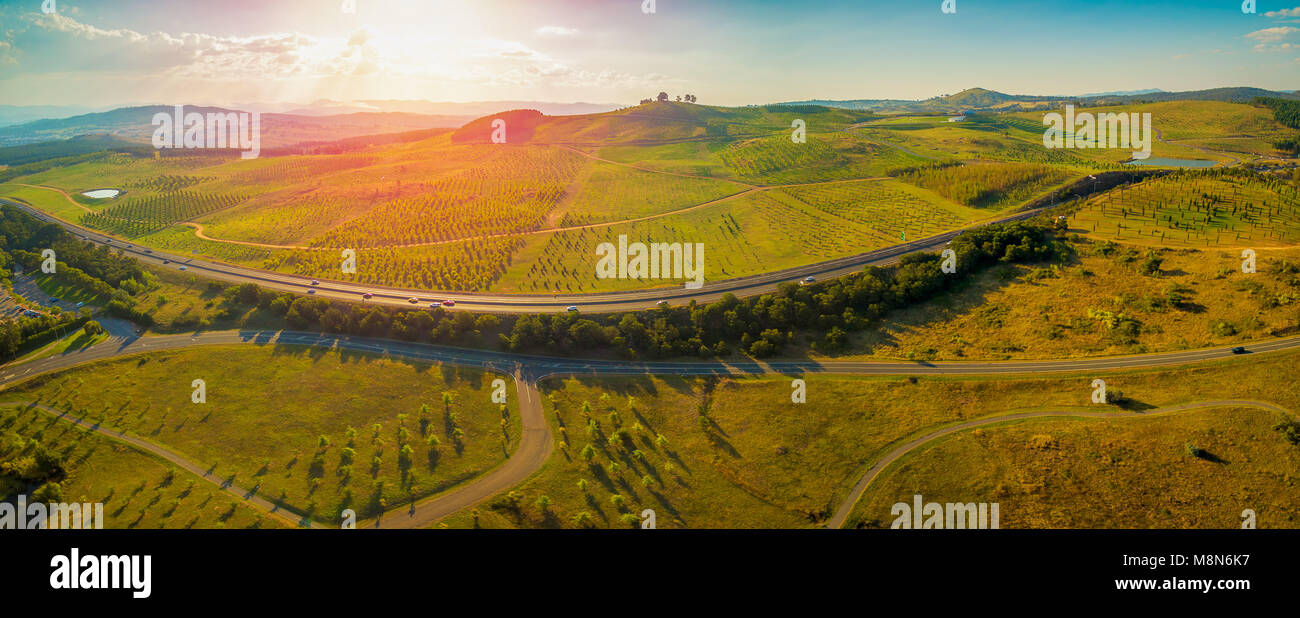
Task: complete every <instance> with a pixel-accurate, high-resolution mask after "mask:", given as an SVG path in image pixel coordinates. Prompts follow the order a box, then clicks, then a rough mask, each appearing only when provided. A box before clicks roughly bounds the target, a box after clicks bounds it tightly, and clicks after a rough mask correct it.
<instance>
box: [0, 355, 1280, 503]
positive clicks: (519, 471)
mask: <svg viewBox="0 0 1300 618" xmlns="http://www.w3.org/2000/svg"><path fill="white" fill-rule="evenodd" d="M235 344H252V345H301V346H312V347H322V348H330V349H345V350H353V351H358V352H369V353H374V354H381V355H387V356H391V357H397V358H404V359H410V360H421V361H431V362H440V363H451V364H458V365H466V366H473V367H479V368H482V369H486V370H490V371H496V372H499V373H502V374H508V375H511V376H513V377H514V379H515V386H516V392H517V397H519V404H520V405H519V408H520V420H521V425H522V431H523V434H522V436H521V438H520V444H519V447H518V448H517V449H516V450H515V452H514V453H513V454H512V455H511V456H510V458H509V459H507V460H506V462H505V463H504V464H502V465H500V466H498V467H496V468H494V469H492V470H491V471H489V472H488V473H487V474H485V475H484V476H481V477H479V478H477V479H475V480H473V481H471V482H469V483H467V484H466V485H463V486H461V487H458V488H456V489H453V490H450V491H448V492H445V493H443V494H440V495H438V496H433V497H430V498H426V499H424V500H421V501H417V502H415V503H414V504H412V505H408V506H403V507H397V508H394V509H392V510H390V511H389V512H387V513H385V514H384V515H382V516H381V517H379V518H376V519H374V520H370V521H367V522H361V524H359V526H358V527H362V526H366V527H385V528H418V527H422V526H427V525H429V524H432V523H434V522H436V521H438V520H439V519H442V518H443V517H446V516H447V515H450V514H452V513H455V512H458V511H461V510H463V509H466V508H469V507H472V506H474V505H476V504H479V503H481V502H483V501H485V500H487V499H489V498H491V497H492V496H494V495H497V494H499V493H500V492H502V491H505V490H507V489H509V488H510V487H513V486H515V485H517V484H519V483H521V482H523V481H524V480H526V479H527V478H528V477H529V476H532V474H533V473H535V472H536V471H538V470H540V469H541V467H542V465H543V464H544V463H545V462H546V459H547V457H549V455H550V452H551V448H552V444H553V439H552V436H551V433H550V427H549V425H548V423H547V422H546V419H545V415H544V413H543V408H542V404H541V398H540V396H539V394H538V391H537V382H538V380H540V379H542V378H544V377H547V376H561V375H651V374H653V375H684V376H693V375H763V374H785V375H806V374H840V375H1004V374H1037V373H1062V372H1071V373H1073V372H1080V373H1081V372H1088V371H1098V372H1101V371H1107V370H1115V369H1136V368H1143V367H1165V366H1176V365H1183V364H1188V363H1198V362H1206V361H1214V360H1223V359H1228V358H1234V357H1236V356H1237V355H1235V354H1234V353H1233V352H1232V350H1231V348H1226V347H1224V348H1211V349H1205V350H1193V351H1178V352H1165V353H1158V354H1145V355H1135V356H1119V357H1109V358H1084V359H1074V360H1043V361H990V362H934V363H930V362H898V361H774V362H770V363H767V362H754V361H743V362H734V363H730V362H722V361H713V362H689V363H675V362H652V363H638V362H620V361H605V360H578V359H566V358H557V357H548V356H534V355H526V354H512V353H507V352H497V351H492V350H475V349H469V348H456V347H450V346H437V345H429V344H421V343H410V342H401V341H391V340H387V339H372V338H366V337H350V336H340V335H328V334H322V333H307V332H296V331H255V330H250V331H214V332H205V333H196V334H186V335H165V336H148V337H131V338H126V339H120V338H115V339H110V340H109V341H106V342H103V343H99V344H96V345H93V346H90V347H87V348H81V349H76V350H71V351H68V352H66V353H64V354H61V355H57V356H47V357H44V358H38V359H35V360H31V361H26V362H18V363H10V364H8V365H5V366H3V367H0V390H2V389H4V388H6V387H8V386H11V385H14V384H17V383H19V382H22V381H24V380H27V379H29V378H33V377H36V376H38V375H42V374H46V373H50V372H55V371H62V370H65V369H69V368H72V367H77V366H79V365H84V364H86V363H93V362H96V361H100V360H106V359H110V358H115V357H120V356H124V355H129V354H137V353H143V352H160V351H165V350H175V349H181V348H188V347H192V346H200V345H235ZM1246 347H1247V348H1248V349H1249V350H1250V351H1251V352H1252V353H1268V352H1274V351H1280V350H1289V349H1295V348H1298V347H1300V336H1296V337H1288V338H1284V339H1273V340H1268V341H1261V342H1257V343H1254V344H1248V345H1247V346H1246ZM51 412H52V413H55V414H61V413H60V412H57V411H51ZM1012 418H1013V417H1006V418H1003V419H1000V420H1010V419H1012ZM66 420H74V419H66ZM75 420H76V421H80V419H75ZM972 422H983V421H972ZM990 422H991V421H990ZM955 427H957V428H960V427H961V426H960V425H959V426H955ZM941 431H942V430H941ZM108 435H110V437H114V438H122V437H124V436H125V434H108ZM938 435H943V434H938V433H936V434H935V435H934V436H933V437H938ZM133 439H134V440H136V441H138V443H137V442H132V444H134V445H136V446H141V447H142V448H145V449H146V450H148V451H149V452H153V453H155V454H158V455H159V456H161V457H163V458H164V459H168V461H172V462H173V463H176V464H177V465H178V466H181V467H184V468H185V469H187V470H191V471H193V469H195V468H199V469H200V470H201V467H199V466H197V464H192V463H184V464H183V463H182V462H186V460H184V458H183V457H181V456H179V455H176V454H175V453H171V452H170V451H168V450H167V449H165V448H163V447H160V446H157V445H153V444H151V443H148V442H147V441H144V440H141V439H139V438H133ZM922 443H924V441H922V442H917V443H916V444H915V445H914V447H915V446H919V445H920V444H922ZM909 444H910V443H909ZM909 450H910V449H909ZM905 452H906V451H902V452H900V453H899V454H898V456H901V455H902V454H904V453H905ZM168 453H170V455H168ZM173 457H174V458H173ZM884 465H888V462H885V464H884ZM873 469H874V468H873ZM881 469H883V466H881ZM876 472H877V473H878V472H879V470H876ZM196 474H197V472H196ZM201 476H202V475H201ZM872 477H874V473H870V472H869V476H868V477H864V479H863V480H862V481H859V487H860V489H859V488H858V487H855V490H854V493H852V494H850V499H851V500H852V501H853V502H856V501H857V497H859V496H861V492H862V491H865V489H866V485H867V484H868V483H870V480H871V478H872ZM208 480H212V479H208ZM240 491H242V490H239V489H238V488H236V490H233V491H232V492H233V493H238V492H240ZM244 493H247V492H244ZM241 497H242V495H241ZM252 505H253V506H255V507H260V508H263V510H267V511H268V512H274V511H273V510H271V507H273V506H274V505H270V503H269V502H268V503H267V504H266V505H260V504H258V503H256V502H252ZM851 507H852V504H848V505H847V506H841V509H840V510H844V509H851ZM838 514H839V513H838V512H837V515H838ZM847 514H848V511H844V513H843V515H844V517H847ZM838 521H839V522H840V523H842V522H843V517H841V518H840V519H839V520H838Z"/></svg>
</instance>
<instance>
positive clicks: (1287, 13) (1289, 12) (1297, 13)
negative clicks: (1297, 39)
mask: <svg viewBox="0 0 1300 618" xmlns="http://www.w3.org/2000/svg"><path fill="white" fill-rule="evenodd" d="M1264 17H1300V7H1296V8H1294V9H1282V10H1280V11H1269V12H1267V13H1264Z"/></svg>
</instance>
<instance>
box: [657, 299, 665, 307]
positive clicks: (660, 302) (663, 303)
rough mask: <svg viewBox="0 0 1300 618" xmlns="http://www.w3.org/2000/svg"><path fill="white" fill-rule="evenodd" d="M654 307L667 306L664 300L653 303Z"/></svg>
mask: <svg viewBox="0 0 1300 618" xmlns="http://www.w3.org/2000/svg"><path fill="white" fill-rule="evenodd" d="M655 305H657V306H659V307H667V306H668V301H666V300H661V301H659V302H657V303H655Z"/></svg>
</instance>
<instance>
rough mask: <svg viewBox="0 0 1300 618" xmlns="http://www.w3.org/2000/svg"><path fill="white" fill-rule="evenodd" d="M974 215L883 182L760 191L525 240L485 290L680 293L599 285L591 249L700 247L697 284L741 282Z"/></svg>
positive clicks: (627, 283)
mask: <svg viewBox="0 0 1300 618" xmlns="http://www.w3.org/2000/svg"><path fill="white" fill-rule="evenodd" d="M982 216H983V215H982V214H981V213H980V212H979V211H976V210H974V209H971V208H968V207H965V206H961V205H959V204H955V203H952V202H950V201H948V200H946V199H944V198H943V197H941V196H939V195H937V194H934V193H932V192H930V191H926V190H924V189H920V188H917V187H912V186H909V185H906V184H904V183H901V182H898V181H895V180H892V179H884V180H871V181H863V182H844V183H836V184H830V185H813V186H806V187H789V188H784V189H769V190H765V191H761V192H755V193H750V194H747V195H742V196H739V197H737V198H735V199H732V200H727V201H725V202H720V203H717V204H712V205H709V206H707V207H704V208H700V209H697V210H692V211H690V212H686V213H680V214H678V215H676V216H674V217H671V218H661V219H652V220H648V221H640V222H636V223H625V224H618V225H613V226H609V227H603V228H599V229H584V230H574V231H566V232H557V233H553V234H548V235H545V236H538V237H532V238H529V239H528V241H527V243H526V244H525V245H524V246H523V247H522V248H521V249H519V251H518V253H517V254H516V257H515V259H513V260H512V261H511V265H510V268H509V269H508V270H507V271H506V272H505V273H504V275H503V276H502V278H501V280H500V281H499V282H497V283H496V284H494V287H493V289H496V290H499V291H518V292H525V293H546V292H549V291H552V290H560V291H561V292H591V291H603V290H621V289H636V288H641V287H651V286H656V285H660V286H662V285H681V284H682V280H681V279H677V280H671V279H661V280H647V281H638V280H635V279H600V278H598V277H597V275H596V264H597V261H598V260H599V257H598V256H597V254H596V247H597V246H598V245H599V244H600V243H603V242H611V243H617V241H618V237H619V236H620V235H623V234H626V235H627V237H628V241H629V242H638V241H639V242H645V243H651V242H660V243H663V242H680V243H688V242H689V243H703V244H704V247H705V253H704V264H705V280H706V281H715V280H721V279H730V278H734V277H743V276H745V275H752V274H758V273H762V272H767V271H771V270H777V269H781V268H788V267H793V266H797V265H800V264H806V263H809V262H816V261H821V260H827V259H832V258H836V257H842V256H846V255H853V254H856V253H861V252H863V251H868V250H871V249H874V248H879V247H886V246H889V245H892V244H895V243H897V242H899V241H900V239H901V238H902V236H903V234H904V233H906V235H907V238H908V239H911V240H915V239H917V238H921V237H924V236H928V235H932V234H937V233H939V232H942V231H945V230H949V229H953V228H956V227H960V226H961V225H963V224H965V223H967V222H969V221H971V220H974V219H976V218H982Z"/></svg>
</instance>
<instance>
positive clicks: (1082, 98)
mask: <svg viewBox="0 0 1300 618" xmlns="http://www.w3.org/2000/svg"><path fill="white" fill-rule="evenodd" d="M1256 97H1281V98H1287V99H1300V97H1297V95H1296V94H1295V92H1294V91H1292V92H1285V91H1273V90H1264V89H1261V88H1247V87H1238V88H1213V89H1210V90H1192V91H1187V92H1165V91H1164V90H1160V89H1148V90H1136V91H1126V92H1108V93H1097V94H1085V95H1076V96H1050V95H1022V94H1006V93H1002V92H997V91H996V90H987V89H984V88H969V89H966V90H963V91H961V92H958V93H956V94H945V95H940V96H937V97H932V98H929V99H923V100H916V101H913V100H905V99H853V100H846V101H837V100H828V99H813V100H808V101H790V102H785V103H777V104H776V105H822V106H826V107H838V108H843V109H855V110H868V111H872V112H877V113H957V112H962V111H979V110H989V111H994V110H996V111H1034V110H1043V109H1050V108H1055V107H1059V106H1060V105H1061V104H1062V103H1065V102H1073V103H1077V104H1079V105H1120V104H1125V103H1138V102H1160V101H1192V100H1195V101H1228V102H1232V103H1249V102H1250V101H1252V100H1254V99H1255V98H1256Z"/></svg>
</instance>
